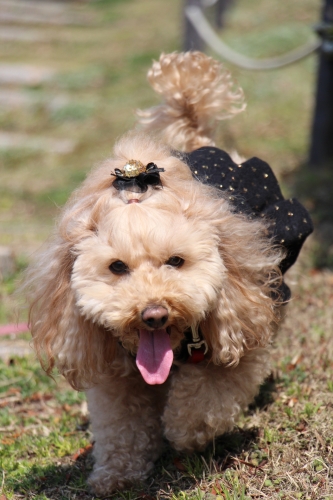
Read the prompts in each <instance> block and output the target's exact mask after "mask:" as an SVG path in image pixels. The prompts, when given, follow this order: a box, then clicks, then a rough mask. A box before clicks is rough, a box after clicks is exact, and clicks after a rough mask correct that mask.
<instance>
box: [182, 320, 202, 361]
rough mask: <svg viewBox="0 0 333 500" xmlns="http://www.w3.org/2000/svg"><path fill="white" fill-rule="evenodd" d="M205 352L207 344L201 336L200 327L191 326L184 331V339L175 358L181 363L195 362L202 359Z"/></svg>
mask: <svg viewBox="0 0 333 500" xmlns="http://www.w3.org/2000/svg"><path fill="white" fill-rule="evenodd" d="M207 353H208V345H207V342H206V341H205V340H204V338H203V335H202V332H201V330H200V327H199V328H198V329H196V328H193V327H192V328H188V329H187V330H186V331H185V339H184V340H183V341H182V344H181V349H180V351H179V353H178V354H177V356H176V360H177V361H181V362H183V363H190V364H197V363H201V361H204V359H205V357H206V354H207Z"/></svg>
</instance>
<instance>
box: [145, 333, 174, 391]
mask: <svg viewBox="0 0 333 500" xmlns="http://www.w3.org/2000/svg"><path fill="white" fill-rule="evenodd" d="M172 361H173V352H172V349H171V344H170V336H169V335H168V334H167V332H166V330H162V329H161V330H154V331H153V332H152V331H149V330H140V341H139V349H138V352H137V355H136V364H137V367H138V368H139V370H140V373H141V375H142V377H143V378H144V380H145V381H146V382H147V384H150V385H155V384H163V382H165V381H166V379H167V378H168V375H169V372H170V368H171V365H172Z"/></svg>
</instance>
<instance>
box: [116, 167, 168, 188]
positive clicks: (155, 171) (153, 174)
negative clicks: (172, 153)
mask: <svg viewBox="0 0 333 500" xmlns="http://www.w3.org/2000/svg"><path fill="white" fill-rule="evenodd" d="M160 172H164V168H158V167H157V165H155V163H152V162H151V163H148V164H147V165H146V166H144V165H143V163H141V161H138V160H129V161H128V162H127V163H126V165H124V167H123V169H122V170H120V169H119V168H115V170H114V172H111V175H113V176H115V177H116V179H115V180H114V181H113V183H112V185H113V187H115V188H116V189H117V191H122V190H125V191H132V192H134V193H145V192H146V191H147V189H148V186H162V183H161V179H160Z"/></svg>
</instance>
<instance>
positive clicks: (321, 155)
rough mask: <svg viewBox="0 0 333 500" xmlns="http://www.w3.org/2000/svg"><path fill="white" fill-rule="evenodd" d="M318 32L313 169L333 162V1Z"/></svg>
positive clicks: (326, 7)
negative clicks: (319, 41) (318, 52)
mask: <svg viewBox="0 0 333 500" xmlns="http://www.w3.org/2000/svg"><path fill="white" fill-rule="evenodd" d="M317 31H318V33H319V34H320V35H321V36H322V38H323V43H322V46H321V49H320V55H319V69H318V78H317V91H316V103H315V111H314V118H313V123H312V136H311V147H310V156H309V163H310V165H313V166H319V165H323V164H325V163H326V164H327V162H328V161H329V160H333V0H324V8H323V15H322V23H321V24H320V26H319V27H318V30H317Z"/></svg>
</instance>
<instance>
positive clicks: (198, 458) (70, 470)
mask: <svg viewBox="0 0 333 500" xmlns="http://www.w3.org/2000/svg"><path fill="white" fill-rule="evenodd" d="M258 438H259V430H258V429H256V428H252V429H235V430H234V431H233V432H230V433H227V434H224V435H223V436H220V437H219V438H217V439H216V440H215V443H214V444H211V445H209V446H208V448H207V449H206V450H205V451H204V452H202V453H192V454H185V453H179V452H177V451H175V450H173V449H172V448H171V447H170V446H169V445H168V444H167V443H166V446H165V450H164V453H163V454H162V456H161V457H160V459H159V460H158V461H157V463H156V466H155V468H154V470H153V472H152V476H151V478H149V479H148V480H147V481H146V482H145V483H141V484H135V485H134V486H133V488H132V489H129V490H126V491H123V492H115V493H114V494H112V495H110V496H107V497H97V496H94V495H93V494H92V493H91V492H90V491H89V488H88V486H87V478H88V476H89V474H90V472H91V470H92V465H93V460H92V456H91V453H83V454H82V455H81V456H79V457H78V459H77V460H76V461H75V462H73V461H72V460H71V461H70V462H67V463H59V462H58V463H57V464H54V465H48V466H44V467H43V466H40V465H34V466H32V468H31V469H30V470H29V473H27V474H26V475H25V476H23V477H21V478H20V479H18V478H17V479H16V483H15V485H12V486H13V489H14V491H15V493H17V494H19V495H20V496H22V497H23V498H25V499H26V500H28V499H29V500H30V499H34V500H46V499H52V500H65V499H66V500H67V499H72V498H75V500H102V498H103V499H113V500H115V499H117V500H120V499H124V500H136V499H142V500H154V499H156V498H160V499H163V498H170V494H173V495H175V496H177V495H178V494H180V493H181V492H182V491H184V490H189V489H193V488H195V487H196V486H197V485H198V483H199V482H200V481H201V480H202V479H204V478H207V474H208V475H210V474H214V473H223V472H224V471H225V470H227V469H229V468H232V467H234V464H235V460H237V457H241V456H243V454H244V453H246V452H247V451H248V450H251V449H253V448H256V442H257V440H258ZM165 495H166V496H165Z"/></svg>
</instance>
